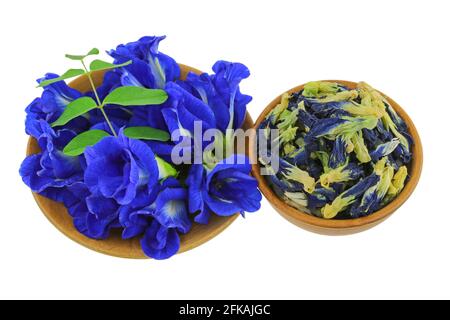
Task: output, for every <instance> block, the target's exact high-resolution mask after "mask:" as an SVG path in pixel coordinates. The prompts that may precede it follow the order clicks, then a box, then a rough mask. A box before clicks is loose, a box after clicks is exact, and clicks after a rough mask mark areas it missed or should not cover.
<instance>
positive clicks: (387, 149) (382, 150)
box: [370, 138, 400, 160]
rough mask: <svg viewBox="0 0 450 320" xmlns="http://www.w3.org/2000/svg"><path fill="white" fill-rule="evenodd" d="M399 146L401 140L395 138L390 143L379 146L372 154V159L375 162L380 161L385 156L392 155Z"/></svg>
mask: <svg viewBox="0 0 450 320" xmlns="http://www.w3.org/2000/svg"><path fill="white" fill-rule="evenodd" d="M399 144H400V140H398V139H397V138H394V139H392V140H391V141H389V142H386V143H382V144H379V145H378V146H377V147H376V148H375V150H373V151H372V152H371V153H370V157H371V158H372V159H373V160H378V159H380V158H382V157H384V156H387V155H390V154H391V153H392V152H394V150H395V149H396V148H397V146H398V145H399Z"/></svg>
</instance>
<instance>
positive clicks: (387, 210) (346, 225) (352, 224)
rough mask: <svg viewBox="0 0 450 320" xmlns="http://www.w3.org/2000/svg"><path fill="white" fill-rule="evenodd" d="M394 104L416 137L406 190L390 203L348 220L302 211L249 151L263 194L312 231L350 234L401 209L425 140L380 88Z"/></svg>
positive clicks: (352, 85) (418, 169)
mask: <svg viewBox="0 0 450 320" xmlns="http://www.w3.org/2000/svg"><path fill="white" fill-rule="evenodd" d="M325 81H331V82H337V83H340V84H342V85H344V86H347V87H348V88H350V89H354V88H356V85H357V83H356V82H351V81H344V80H325ZM303 87H304V85H300V86H297V87H294V88H292V89H290V90H288V91H287V92H289V93H294V92H298V91H299V90H301V89H303ZM380 93H381V94H382V95H383V96H384V97H385V98H386V99H387V100H388V101H389V103H390V104H391V105H392V107H393V108H394V109H395V111H396V112H397V113H398V114H399V116H400V117H401V118H402V119H403V120H404V121H405V122H406V123H407V125H408V131H409V133H410V134H411V136H412V138H413V139H414V145H413V148H412V152H413V155H412V161H411V163H410V164H409V168H408V174H409V180H408V182H407V183H406V185H405V188H404V189H403V191H402V192H401V193H400V194H399V195H398V196H397V197H396V198H395V199H394V200H393V201H392V202H390V203H389V204H388V205H387V206H385V207H383V208H382V209H380V210H378V211H376V212H374V213H373V214H371V215H369V216H366V217H362V218H356V219H348V220H333V219H329V220H328V219H322V218H318V217H315V216H312V215H309V214H308V213H305V212H302V211H300V210H298V209H295V208H293V207H291V206H289V205H287V204H286V203H285V202H283V201H282V200H281V199H280V198H278V197H277V195H276V194H275V193H274V192H273V191H272V189H271V188H270V186H269V185H268V183H267V181H266V179H265V178H264V177H263V176H261V174H260V166H259V163H258V161H257V159H255V155H254V154H252V153H250V157H251V158H252V163H253V165H252V174H253V176H254V177H255V178H256V179H257V180H258V183H259V188H260V190H261V192H262V193H263V194H264V196H265V197H266V198H267V199H268V200H269V202H270V203H271V205H272V206H273V207H274V208H275V209H276V210H277V211H278V212H279V213H280V214H281V215H282V216H283V217H285V218H286V219H287V220H289V221H290V222H292V223H294V224H296V225H298V226H300V227H303V228H305V229H308V230H310V231H313V232H317V233H321V234H327V235H339V234H348V233H354V232H359V231H363V230H365V229H368V228H370V227H372V226H374V225H376V224H378V223H380V222H381V221H383V220H384V219H386V218H387V217H388V216H389V215H390V214H392V213H393V212H394V211H395V210H396V209H398V208H399V207H400V206H401V205H402V204H403V203H404V202H405V201H406V200H407V199H408V198H409V196H410V195H411V194H412V192H413V190H414V189H415V187H416V186H417V183H418V181H419V178H420V174H421V171H422V162H423V153H422V144H421V141H420V137H419V134H418V133H417V130H416V127H415V126H414V123H413V122H412V120H411V119H410V117H409V116H408V115H407V114H406V112H405V111H404V110H403V109H402V108H401V107H400V106H399V105H398V104H397V103H396V102H395V101H394V100H392V99H391V98H389V97H388V96H387V95H385V94H383V93H382V92H380ZM280 101H281V95H279V96H278V97H276V98H275V99H274V100H273V101H272V102H271V103H270V104H269V105H268V106H267V107H266V108H265V109H264V110H263V112H262V113H261V115H260V116H259V117H258V119H257V120H256V123H255V127H254V128H255V129H256V130H257V129H258V128H259V126H260V124H261V122H262V121H263V120H264V118H265V117H266V116H267V114H268V113H269V112H270V111H271V110H272V109H273V108H275V106H277V105H278V104H279V103H280ZM250 150H256V135H255V134H253V135H252V137H251V139H250Z"/></svg>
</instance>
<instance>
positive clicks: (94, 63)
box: [89, 60, 132, 71]
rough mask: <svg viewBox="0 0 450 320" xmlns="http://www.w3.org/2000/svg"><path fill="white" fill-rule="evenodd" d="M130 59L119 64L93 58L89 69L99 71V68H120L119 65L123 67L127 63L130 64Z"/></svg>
mask: <svg viewBox="0 0 450 320" xmlns="http://www.w3.org/2000/svg"><path fill="white" fill-rule="evenodd" d="M131 63H132V61H131V60H129V61H127V62H124V63H121V64H113V63H109V62H106V61H103V60H94V61H92V62H91V64H90V66H89V69H90V70H91V71H99V70H110V69H116V68H120V67H125V66H127V65H129V64H131Z"/></svg>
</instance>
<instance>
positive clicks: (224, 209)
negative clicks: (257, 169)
mask: <svg viewBox="0 0 450 320" xmlns="http://www.w3.org/2000/svg"><path fill="white" fill-rule="evenodd" d="M250 170H251V166H250V164H249V161H248V159H247V157H245V156H243V155H234V156H232V157H230V158H227V159H225V160H223V161H221V162H219V163H218V164H217V165H216V166H215V167H214V168H213V169H212V170H211V171H207V170H206V169H205V168H204V167H203V166H202V165H192V166H191V169H190V171H189V176H188V178H187V179H186V184H187V185H188V187H189V211H190V212H191V213H195V214H196V217H195V221H196V222H198V223H203V224H206V223H208V221H209V218H210V216H211V214H212V213H215V214H217V215H219V216H230V215H233V214H235V213H237V212H240V213H241V214H243V213H244V211H247V212H254V211H257V210H258V209H259V208H260V206H261V204H260V202H261V199H262V196H261V193H260V192H259V190H258V188H257V186H258V183H257V181H256V179H255V178H253V177H251V176H250Z"/></svg>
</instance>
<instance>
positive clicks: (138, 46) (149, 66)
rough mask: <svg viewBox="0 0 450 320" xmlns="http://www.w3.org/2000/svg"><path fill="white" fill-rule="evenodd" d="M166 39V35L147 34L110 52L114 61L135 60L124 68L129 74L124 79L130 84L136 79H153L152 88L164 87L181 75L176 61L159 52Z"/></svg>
mask: <svg viewBox="0 0 450 320" xmlns="http://www.w3.org/2000/svg"><path fill="white" fill-rule="evenodd" d="M164 39H165V36H162V37H149V36H146V37H142V38H140V39H139V40H138V41H135V42H130V43H127V44H121V45H119V46H118V47H117V48H116V49H115V50H110V51H109V52H108V53H109V54H110V55H111V56H112V57H113V58H114V59H115V60H114V63H123V62H125V61H128V60H133V63H132V64H131V65H129V66H127V67H125V68H122V69H124V70H125V74H128V75H126V76H125V77H124V79H123V81H128V83H130V85H131V83H134V82H133V81H134V80H138V81H151V83H152V84H151V86H150V87H151V88H159V89H164V87H165V85H166V83H167V82H170V81H175V80H176V79H178V78H179V77H180V68H179V66H178V64H177V63H176V61H175V60H174V59H172V58H171V57H169V56H167V55H165V54H163V53H161V52H159V49H158V46H159V43H160V41H162V40H164ZM139 61H140V62H143V63H145V65H146V67H145V68H144V66H143V65H142V64H141V63H140V62H139ZM127 77H128V78H127ZM133 78H134V79H133ZM147 84H148V83H147ZM133 85H135V84H133Z"/></svg>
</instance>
